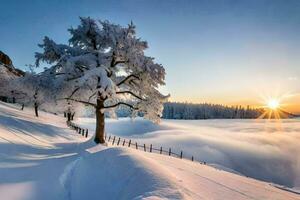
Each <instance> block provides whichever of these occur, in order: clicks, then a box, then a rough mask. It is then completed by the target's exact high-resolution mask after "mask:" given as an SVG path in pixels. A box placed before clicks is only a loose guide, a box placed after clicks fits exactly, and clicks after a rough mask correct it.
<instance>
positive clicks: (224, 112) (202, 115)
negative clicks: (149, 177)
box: [162, 102, 264, 119]
mask: <svg viewBox="0 0 300 200" xmlns="http://www.w3.org/2000/svg"><path fill="white" fill-rule="evenodd" d="M263 112H264V109H262V108H260V109H258V108H251V107H250V106H247V107H242V106H224V105H219V104H209V103H201V104H193V103H177V102H167V103H165V104H164V110H163V116H162V118H164V119H255V118H258V117H259V116H260V115H261V114H262V113H263Z"/></svg>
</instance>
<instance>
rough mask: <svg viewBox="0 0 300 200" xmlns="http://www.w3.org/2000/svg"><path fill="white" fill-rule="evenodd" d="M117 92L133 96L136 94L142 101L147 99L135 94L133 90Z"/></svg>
mask: <svg viewBox="0 0 300 200" xmlns="http://www.w3.org/2000/svg"><path fill="white" fill-rule="evenodd" d="M116 94H131V95H132V96H134V97H135V98H137V99H139V100H142V101H145V99H143V98H142V97H140V96H138V95H136V94H134V93H133V92H131V91H119V92H116Z"/></svg>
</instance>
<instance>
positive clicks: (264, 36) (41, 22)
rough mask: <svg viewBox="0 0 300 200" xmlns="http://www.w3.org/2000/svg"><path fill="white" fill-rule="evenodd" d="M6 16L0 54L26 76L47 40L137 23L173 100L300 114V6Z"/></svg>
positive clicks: (260, 0) (21, 6)
mask: <svg viewBox="0 0 300 200" xmlns="http://www.w3.org/2000/svg"><path fill="white" fill-rule="evenodd" d="M0 8H1V12H0V26H1V31H0V50H2V51H4V52H6V53H7V54H8V55H9V56H10V57H11V58H12V59H13V62H14V64H15V66H17V67H20V68H24V67H25V64H32V63H34V52H36V51H39V49H38V46H37V44H38V43H40V42H41V41H42V39H43V37H44V36H45V35H47V36H49V37H50V38H52V39H54V40H55V41H57V42H61V43H65V42H66V41H67V40H68V36H69V35H68V32H67V29H68V28H69V27H70V26H76V25H77V24H78V23H79V20H78V16H91V17H95V18H101V19H108V20H110V21H112V22H114V23H119V24H122V25H126V24H127V23H129V22H130V21H131V20H132V21H133V22H134V23H135V24H136V25H137V33H138V35H139V36H140V37H141V38H143V39H145V40H147V41H148V43H149V46H150V48H149V50H147V54H148V55H151V56H154V57H155V58H156V59H157V61H158V62H160V63H162V64H163V65H164V66H165V68H166V71H167V78H166V83H167V85H166V87H164V88H163V89H162V90H163V91H164V92H167V93H171V96H172V100H176V101H189V102H215V103H226V104H236V103H241V104H253V105H258V104H261V103H262V102H260V101H261V100H262V99H263V98H262V97H261V96H263V97H267V96H270V97H274V98H277V97H282V96H283V95H285V97H286V96H288V98H287V99H284V100H283V101H287V104H293V108H295V107H299V105H296V102H299V101H298V100H299V97H298V93H299V92H300V84H299V80H300V77H299V76H300V66H299V65H300V56H299V55H300V34H299V33H300V1H298V0H281V1H278V0H269V1H265V0H248V1H242V0H240V1H229V0H227V1H225V0H218V1H214V0H205V1H202V0H198V1H197V0H194V1H192V0H186V1H184V0H181V1H179V0H151V1H147V0H123V1H114V0H111V1H109V0H107V1H102V0H93V1H88V0H85V1H84V0H82V1H78V0H72V1H71V0H70V1H66V0H60V1H59V0H51V1H46V0H45V1H42V0H39V1H37V0H36V1H33V0H31V1H30V0H27V1H21V0H20V1H14V0H10V1H8V0H7V1H5V0H4V1H1V4H0Z"/></svg>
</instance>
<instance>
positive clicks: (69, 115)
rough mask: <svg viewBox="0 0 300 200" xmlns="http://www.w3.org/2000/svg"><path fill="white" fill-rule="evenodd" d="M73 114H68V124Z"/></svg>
mask: <svg viewBox="0 0 300 200" xmlns="http://www.w3.org/2000/svg"><path fill="white" fill-rule="evenodd" d="M71 117H72V116H71V112H67V118H68V122H69V121H71Z"/></svg>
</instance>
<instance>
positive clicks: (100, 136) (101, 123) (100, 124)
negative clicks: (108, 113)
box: [94, 99, 105, 144]
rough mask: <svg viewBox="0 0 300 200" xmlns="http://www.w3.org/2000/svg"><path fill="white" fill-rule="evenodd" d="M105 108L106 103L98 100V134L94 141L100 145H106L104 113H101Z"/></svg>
mask: <svg viewBox="0 0 300 200" xmlns="http://www.w3.org/2000/svg"><path fill="white" fill-rule="evenodd" d="M102 108H104V101H102V100H100V99H97V107H96V133H95V139H94V141H95V142H96V143H97V144H98V143H100V144H103V143H105V139H104V113H102V112H101V109H102Z"/></svg>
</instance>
